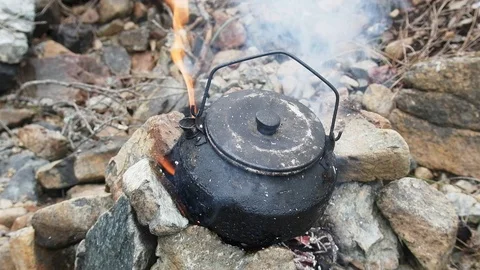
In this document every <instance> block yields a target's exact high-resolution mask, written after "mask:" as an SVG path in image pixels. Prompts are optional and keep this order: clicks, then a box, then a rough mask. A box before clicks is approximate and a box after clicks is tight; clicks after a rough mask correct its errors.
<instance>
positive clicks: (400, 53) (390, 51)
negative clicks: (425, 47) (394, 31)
mask: <svg viewBox="0 0 480 270" xmlns="http://www.w3.org/2000/svg"><path fill="white" fill-rule="evenodd" d="M412 43H413V38H405V39H399V40H395V41H392V42H390V43H389V44H388V45H387V46H386V47H385V53H386V54H387V55H388V56H390V57H391V58H392V59H394V60H401V59H402V58H403V57H404V52H408V51H409V48H408V46H410V45H412Z"/></svg>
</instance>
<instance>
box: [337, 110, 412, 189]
mask: <svg viewBox="0 0 480 270" xmlns="http://www.w3.org/2000/svg"><path fill="white" fill-rule="evenodd" d="M335 154H336V155H337V167H338V173H339V175H338V177H339V179H341V180H354V181H373V180H393V179H398V178H400V177H403V176H406V175H407V174H408V172H409V171H410V151H409V148H408V145H407V143H406V142H405V140H404V139H403V138H402V136H400V134H398V133H397V132H396V131H394V130H391V129H377V128H375V126H374V125H373V124H371V123H369V122H368V121H367V120H365V119H362V118H357V117H354V118H352V119H347V120H346V126H345V129H344V132H343V135H342V137H341V139H340V140H339V141H338V142H337V145H336V147H335Z"/></svg>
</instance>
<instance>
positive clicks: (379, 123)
mask: <svg viewBox="0 0 480 270" xmlns="http://www.w3.org/2000/svg"><path fill="white" fill-rule="evenodd" d="M360 113H361V114H362V116H363V117H364V118H365V119H366V120H367V121H368V122H370V123H372V124H373V125H375V127H376V128H380V129H392V124H391V123H390V121H389V120H388V119H387V118H385V117H383V116H381V115H380V114H377V113H374V112H369V111H365V110H360Z"/></svg>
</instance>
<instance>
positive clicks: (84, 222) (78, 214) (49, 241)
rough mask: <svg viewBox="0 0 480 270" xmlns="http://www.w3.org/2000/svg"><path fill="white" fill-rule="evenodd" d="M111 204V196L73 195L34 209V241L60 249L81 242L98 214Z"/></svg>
mask: <svg viewBox="0 0 480 270" xmlns="http://www.w3.org/2000/svg"><path fill="white" fill-rule="evenodd" d="M112 205H113V200H112V198H111V196H110V195H106V196H101V197H100V196H99V197H84V198H76V199H71V200H67V201H63V202H61V203H57V204H54V205H51V206H48V207H45V208H42V209H40V210H38V211H37V212H35V214H34V215H33V218H32V226H33V228H34V229H35V232H36V237H35V241H36V243H37V244H38V245H40V246H43V247H47V248H62V247H66V246H69V245H71V244H75V243H78V242H80V241H81V240H82V239H84V238H85V235H86V234H87V231H88V230H89V229H90V228H91V227H92V226H93V224H95V222H96V221H97V219H98V217H99V216H100V215H102V214H103V213H104V212H106V211H107V210H108V209H109V208H110V207H111V206H112Z"/></svg>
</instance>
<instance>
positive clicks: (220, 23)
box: [213, 10, 247, 49]
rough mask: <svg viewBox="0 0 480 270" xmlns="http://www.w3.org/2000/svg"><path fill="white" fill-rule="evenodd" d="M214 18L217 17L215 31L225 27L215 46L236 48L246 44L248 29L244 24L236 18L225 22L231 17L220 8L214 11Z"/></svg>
mask: <svg viewBox="0 0 480 270" xmlns="http://www.w3.org/2000/svg"><path fill="white" fill-rule="evenodd" d="M213 18H214V19H215V27H214V30H213V31H214V32H218V31H219V29H220V27H223V29H222V31H221V32H219V34H218V37H217V39H216V40H215V41H214V43H213V45H214V46H215V47H217V48H220V49H235V48H239V47H241V46H242V45H244V44H245V42H246V40H247V31H246V30H245V27H244V26H243V24H241V23H240V22H239V21H238V20H235V19H234V20H233V21H230V23H228V24H225V23H226V22H227V21H228V20H230V19H231V18H230V16H229V15H227V14H226V13H224V12H223V11H220V10H216V11H215V12H214V13H213Z"/></svg>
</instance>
